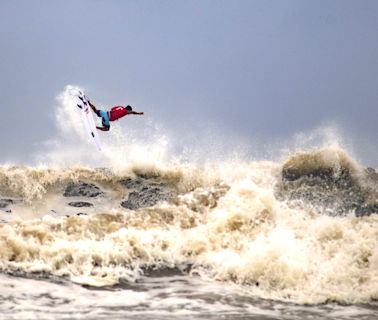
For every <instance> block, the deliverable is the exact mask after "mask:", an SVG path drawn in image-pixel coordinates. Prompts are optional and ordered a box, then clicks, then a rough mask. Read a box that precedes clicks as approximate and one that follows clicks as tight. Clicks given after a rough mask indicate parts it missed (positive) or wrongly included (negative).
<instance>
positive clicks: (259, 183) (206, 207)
mask: <svg viewBox="0 0 378 320" xmlns="http://www.w3.org/2000/svg"><path fill="white" fill-rule="evenodd" d="M377 183H378V173H377V172H376V171H375V170H374V169H366V168H360V166H359V165H358V164H356V163H355V162H354V161H353V160H352V159H351V158H350V157H348V155H347V154H346V153H345V152H344V151H343V150H341V149H337V148H330V149H320V150H315V151H312V152H308V153H300V154H294V155H292V156H291V157H289V158H288V159H286V160H285V161H283V163H275V162H267V161H256V162H250V163H237V164H236V163H223V164H219V163H218V164H214V165H208V166H206V167H201V168H199V167H195V166H188V165H180V164H176V165H175V166H171V167H169V168H163V167H154V166H147V165H146V166H143V165H139V166H136V165H135V166H133V167H132V168H130V169H129V170H125V171H120V170H117V171H116V170H111V169H94V168H89V167H83V166H77V167H68V168H64V169H62V168H53V167H26V166H22V167H20V166H18V167H16V166H1V167H0V195H1V197H0V210H1V215H0V218H1V219H2V223H1V224H0V242H1V245H0V268H1V270H2V271H3V272H5V273H8V274H17V275H19V274H22V275H26V276H32V275H43V276H45V277H51V276H52V277H60V278H62V279H65V280H69V281H71V282H74V283H78V284H84V285H89V286H96V287H109V286H114V285H119V284H120V283H128V284H130V285H132V284H133V283H135V282H137V281H139V280H140V279H141V278H142V277H143V275H145V274H148V272H150V271H151V270H154V271H159V270H167V269H174V270H179V271H180V272H181V273H182V274H188V275H190V276H192V277H198V278H201V279H203V280H211V281H214V282H219V283H222V284H226V285H227V284H229V285H233V286H238V287H239V288H240V290H243V292H244V293H247V294H248V295H250V296H253V297H258V298H267V299H273V300H286V301H291V302H296V303H308V304H317V303H323V302H329V301H335V302H340V303H368V302H371V301H375V300H377V299H378V250H377V241H378V215H377V212H378V203H377Z"/></svg>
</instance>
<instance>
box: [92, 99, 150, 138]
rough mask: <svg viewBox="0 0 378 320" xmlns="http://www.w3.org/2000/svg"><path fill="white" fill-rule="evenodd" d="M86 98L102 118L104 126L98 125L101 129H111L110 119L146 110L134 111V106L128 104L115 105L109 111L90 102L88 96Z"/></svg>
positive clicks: (139, 113) (113, 119)
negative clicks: (100, 108) (124, 105)
mask: <svg viewBox="0 0 378 320" xmlns="http://www.w3.org/2000/svg"><path fill="white" fill-rule="evenodd" d="M86 99H87V101H88V103H89V105H90V107H91V109H92V110H93V112H94V113H95V114H96V115H97V116H98V117H100V118H101V119H102V127H96V128H97V129H98V130H101V131H109V129H110V121H116V120H118V119H120V118H122V117H124V116H127V115H129V114H137V115H143V114H144V112H136V111H133V108H132V107H131V106H126V107H122V106H115V107H113V108H111V109H110V110H109V111H105V110H99V109H97V108H96V107H95V106H94V105H93V104H92V103H91V102H90V100H89V98H88V97H86Z"/></svg>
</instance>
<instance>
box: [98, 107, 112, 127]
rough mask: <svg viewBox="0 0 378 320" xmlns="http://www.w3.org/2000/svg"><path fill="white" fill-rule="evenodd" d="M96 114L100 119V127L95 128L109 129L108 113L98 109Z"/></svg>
mask: <svg viewBox="0 0 378 320" xmlns="http://www.w3.org/2000/svg"><path fill="white" fill-rule="evenodd" d="M98 115H99V116H100V117H101V119H102V128H101V129H100V128H97V129H100V130H102V131H109V129H110V120H109V116H108V113H107V112H106V111H103V110H99V111H98Z"/></svg>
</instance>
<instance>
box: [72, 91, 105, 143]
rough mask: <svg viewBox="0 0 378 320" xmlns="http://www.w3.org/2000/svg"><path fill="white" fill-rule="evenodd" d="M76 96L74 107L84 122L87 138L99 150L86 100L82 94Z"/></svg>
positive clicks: (98, 139)
mask: <svg viewBox="0 0 378 320" xmlns="http://www.w3.org/2000/svg"><path fill="white" fill-rule="evenodd" d="M75 96H76V100H77V101H76V102H77V103H76V105H77V106H76V107H78V108H80V110H81V111H80V112H81V115H82V118H83V121H84V125H85V129H86V130H87V132H88V134H89V137H90V138H91V140H93V141H94V143H95V144H96V146H97V148H98V149H99V150H101V144H100V137H99V136H98V132H97V129H96V125H95V122H94V120H93V115H92V110H91V107H90V106H89V103H88V100H87V98H86V97H85V95H84V93H83V92H81V91H79V92H78V94H77V95H75Z"/></svg>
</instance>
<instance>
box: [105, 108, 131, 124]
mask: <svg viewBox="0 0 378 320" xmlns="http://www.w3.org/2000/svg"><path fill="white" fill-rule="evenodd" d="M129 113H130V112H129V110H127V109H126V108H125V107H121V106H115V107H113V108H112V109H111V110H110V111H109V120H110V121H115V120H118V119H119V118H122V117H124V116H126V115H128V114H129Z"/></svg>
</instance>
